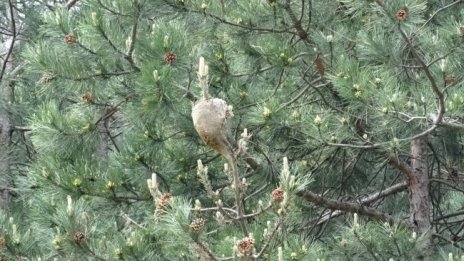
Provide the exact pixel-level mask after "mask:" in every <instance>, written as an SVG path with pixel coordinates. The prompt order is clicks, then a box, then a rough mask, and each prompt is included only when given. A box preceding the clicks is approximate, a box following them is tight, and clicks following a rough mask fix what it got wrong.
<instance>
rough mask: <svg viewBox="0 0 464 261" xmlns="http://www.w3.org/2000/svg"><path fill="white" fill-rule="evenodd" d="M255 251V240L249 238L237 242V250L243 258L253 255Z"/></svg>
mask: <svg viewBox="0 0 464 261" xmlns="http://www.w3.org/2000/svg"><path fill="white" fill-rule="evenodd" d="M254 249H255V240H254V239H253V238H250V237H245V238H243V239H242V240H239V241H238V242H237V250H238V252H239V253H240V254H242V255H244V256H251V255H253V251H254Z"/></svg>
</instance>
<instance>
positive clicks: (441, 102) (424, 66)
mask: <svg viewBox="0 0 464 261" xmlns="http://www.w3.org/2000/svg"><path fill="white" fill-rule="evenodd" d="M398 30H399V32H400V34H401V36H402V37H403V39H404V40H405V41H406V44H407V45H408V47H409V50H411V53H412V54H413V56H414V58H415V59H416V61H417V62H418V63H419V65H420V66H421V67H422V70H423V71H424V73H425V75H426V76H427V78H428V79H429V81H430V85H431V87H432V91H433V92H434V93H435V96H437V98H438V115H437V118H436V119H435V121H434V123H433V124H434V125H437V124H440V123H441V122H442V119H443V115H444V114H445V96H444V95H443V93H442V92H441V91H440V89H439V88H438V85H437V82H436V80H435V77H433V75H432V72H431V71H430V68H429V67H428V66H427V63H426V62H425V61H424V59H423V58H422V57H421V56H420V55H419V53H418V52H417V50H416V48H415V47H414V45H413V44H412V42H411V40H410V39H409V37H408V36H407V35H406V33H405V32H404V31H403V29H401V26H400V25H398ZM426 134H428V133H426ZM426 134H424V135H422V136H425V135H426ZM417 138H419V137H417Z"/></svg>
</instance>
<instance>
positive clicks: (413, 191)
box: [409, 135, 432, 259]
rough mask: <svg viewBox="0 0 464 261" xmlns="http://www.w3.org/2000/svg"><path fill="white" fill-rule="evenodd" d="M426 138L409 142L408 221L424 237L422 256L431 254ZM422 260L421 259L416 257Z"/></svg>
mask: <svg viewBox="0 0 464 261" xmlns="http://www.w3.org/2000/svg"><path fill="white" fill-rule="evenodd" d="M427 151H428V147H427V136H426V135H425V136H422V137H420V138H417V139H415V140H412V141H411V157H412V160H411V172H410V176H409V211H410V217H409V221H410V223H411V226H412V227H413V229H414V231H415V232H417V234H419V235H422V236H424V237H425V240H426V247H425V249H424V256H428V254H431V252H432V248H431V245H432V244H431V243H432V242H431V239H432V233H431V221H430V197H429V176H428V167H427ZM418 259H423V257H418Z"/></svg>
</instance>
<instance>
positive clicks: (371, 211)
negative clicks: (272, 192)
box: [297, 190, 409, 227]
mask: <svg viewBox="0 0 464 261" xmlns="http://www.w3.org/2000/svg"><path fill="white" fill-rule="evenodd" d="M297 195H298V196H300V197H302V198H304V199H306V200H307V201H309V202H312V203H313V204H315V205H317V206H320V207H325V208H329V209H332V210H341V211H344V212H350V213H359V214H361V215H364V216H367V217H370V218H373V219H375V220H380V221H384V222H389V223H390V224H394V223H397V224H400V225H402V226H404V227H409V225H408V224H407V223H405V222H403V221H401V220H398V219H395V218H393V217H392V216H390V215H388V214H385V213H383V212H381V211H378V210H377V209H375V208H371V207H367V206H364V205H362V204H358V203H351V202H343V201H339V200H333V199H328V198H324V197H322V196H319V195H317V194H316V193H314V192H311V191H308V190H306V191H300V192H298V193H297Z"/></svg>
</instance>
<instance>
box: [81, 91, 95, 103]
mask: <svg viewBox="0 0 464 261" xmlns="http://www.w3.org/2000/svg"><path fill="white" fill-rule="evenodd" d="M82 100H83V101H84V102H85V103H92V100H93V97H92V94H91V93H89V92H87V93H84V94H83V95H82Z"/></svg>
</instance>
